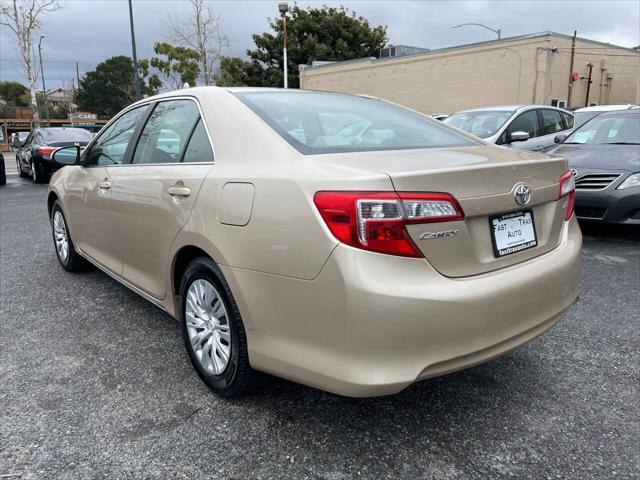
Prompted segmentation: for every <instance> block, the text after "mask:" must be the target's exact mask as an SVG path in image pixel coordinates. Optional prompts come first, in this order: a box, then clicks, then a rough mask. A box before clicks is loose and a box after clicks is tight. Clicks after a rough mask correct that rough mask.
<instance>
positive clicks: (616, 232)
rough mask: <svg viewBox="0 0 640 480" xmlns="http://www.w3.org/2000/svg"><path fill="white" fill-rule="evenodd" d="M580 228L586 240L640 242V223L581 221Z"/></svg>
mask: <svg viewBox="0 0 640 480" xmlns="http://www.w3.org/2000/svg"><path fill="white" fill-rule="evenodd" d="M580 229H581V230H582V235H583V237H584V239H585V240H586V241H607V242H610V241H614V242H615V241H619V242H634V243H635V242H640V225H617V224H606V223H597V222H589V221H581V222H580Z"/></svg>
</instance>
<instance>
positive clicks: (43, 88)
mask: <svg viewBox="0 0 640 480" xmlns="http://www.w3.org/2000/svg"><path fill="white" fill-rule="evenodd" d="M43 39H44V35H40V41H39V42H38V58H39V60H40V75H41V76H42V93H43V95H44V115H45V117H47V126H48V127H50V126H51V120H50V119H49V102H48V99H47V87H45V85H44V69H43V68H42V40H43Z"/></svg>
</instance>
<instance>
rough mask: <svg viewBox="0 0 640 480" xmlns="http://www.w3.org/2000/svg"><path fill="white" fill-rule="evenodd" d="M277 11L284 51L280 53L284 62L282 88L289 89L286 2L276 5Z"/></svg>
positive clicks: (287, 9) (287, 7)
mask: <svg viewBox="0 0 640 480" xmlns="http://www.w3.org/2000/svg"><path fill="white" fill-rule="evenodd" d="M278 10H280V15H282V33H283V44H284V50H283V52H282V56H283V62H284V88H289V72H288V65H287V63H288V62H287V12H288V11H289V5H288V4H287V3H286V2H283V3H280V4H278Z"/></svg>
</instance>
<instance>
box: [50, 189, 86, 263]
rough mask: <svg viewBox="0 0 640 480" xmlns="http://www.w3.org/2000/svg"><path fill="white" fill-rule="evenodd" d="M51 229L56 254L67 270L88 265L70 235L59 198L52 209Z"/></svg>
mask: <svg viewBox="0 0 640 480" xmlns="http://www.w3.org/2000/svg"><path fill="white" fill-rule="evenodd" d="M51 231H52V233H53V245H54V247H55V249H56V256H57V257H58V261H59V262H60V265H62V268H64V269H65V270H66V271H67V272H78V271H80V270H83V269H84V267H85V266H86V261H85V259H84V258H82V257H81V256H80V255H78V252H76V248H75V246H74V245H73V241H72V240H71V236H70V235H69V229H68V228H67V221H66V219H65V218H64V213H63V212H62V207H60V203H59V202H58V200H56V201H55V202H53V208H52V209H51Z"/></svg>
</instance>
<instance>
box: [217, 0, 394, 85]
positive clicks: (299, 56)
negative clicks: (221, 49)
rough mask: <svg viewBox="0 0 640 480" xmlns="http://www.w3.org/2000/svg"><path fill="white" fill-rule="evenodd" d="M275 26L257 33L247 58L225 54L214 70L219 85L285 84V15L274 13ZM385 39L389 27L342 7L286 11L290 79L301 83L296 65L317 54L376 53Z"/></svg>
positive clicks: (342, 56)
mask: <svg viewBox="0 0 640 480" xmlns="http://www.w3.org/2000/svg"><path fill="white" fill-rule="evenodd" d="M269 25H270V27H271V30H272V31H273V33H272V32H265V33H263V34H260V35H258V34H254V35H253V41H254V43H255V45H256V49H255V50H247V56H248V57H249V60H248V61H243V60H241V59H239V58H231V59H229V57H223V58H222V59H221V61H220V70H219V71H218V73H217V74H216V75H215V77H214V78H215V81H216V84H218V85H226V86H228V85H249V86H261V87H281V86H282V84H283V81H282V80H283V79H282V70H283V53H282V45H283V36H282V19H281V18H277V19H271V20H270V22H269ZM386 43H387V27H383V26H377V27H371V26H370V25H369V22H368V21H367V20H366V19H364V18H363V17H359V16H357V15H356V13H355V12H352V11H350V10H348V9H346V8H344V7H340V8H332V7H322V8H306V9H305V8H300V7H298V6H294V7H293V8H292V9H291V10H290V14H289V15H288V17H287V47H288V48H287V53H288V62H287V66H288V71H289V75H288V76H289V78H288V80H289V85H290V86H291V87H299V84H300V83H299V74H298V65H302V64H310V63H311V62H313V61H314V60H327V61H340V60H351V59H354V58H362V57H371V56H377V55H378V53H379V51H380V49H381V48H383V47H384V46H385V44H386Z"/></svg>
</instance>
